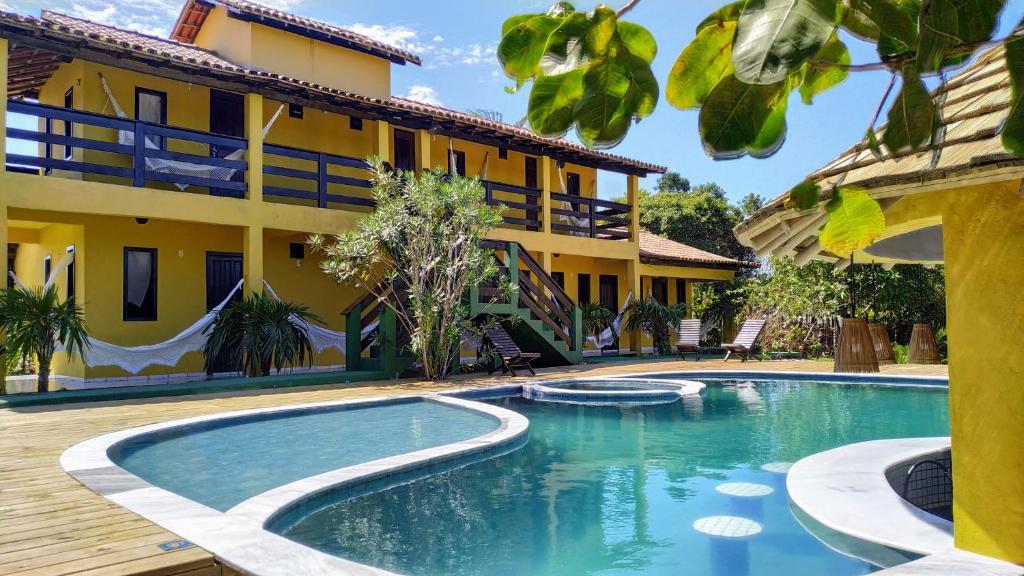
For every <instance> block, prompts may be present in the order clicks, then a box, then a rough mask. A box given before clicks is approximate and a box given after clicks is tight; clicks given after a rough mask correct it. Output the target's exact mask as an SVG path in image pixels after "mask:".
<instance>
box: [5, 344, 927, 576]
mask: <svg viewBox="0 0 1024 576" xmlns="http://www.w3.org/2000/svg"><path fill="white" fill-rule="evenodd" d="M744 368H746V369H751V370H773V371H775V370H791V371H801V372H817V371H822V372H824V371H830V370H831V364H828V363H821V362H809V361H776V362H747V363H740V362H737V361H733V362H729V363H728V364H725V363H723V362H721V361H717V360H713V361H704V362H699V363H696V362H692V361H690V362H677V361H666V362H644V361H637V362H621V363H605V364H599V365H589V366H588V365H582V366H572V367H568V368H560V369H549V370H542V371H541V372H540V373H539V374H538V376H537V378H545V379H551V378H558V377H565V376H583V375H589V376H597V375H611V374H618V373H625V372H663V371H677V370H679V371H682V370H687V369H690V370H694V369H699V370H712V369H731V370H735V369H744ZM883 372H884V373H887V374H918V375H941V376H945V375H946V367H945V366H908V365H898V366H888V367H886V368H885V369H884V370H883ZM527 378H529V377H527ZM527 378H524V377H519V378H517V379H514V380H513V379H511V378H502V377H498V376H494V377H480V376H468V377H460V378H456V379H455V380H454V381H452V382H447V383H445V384H443V385H440V386H439V385H436V384H432V383H429V382H422V381H412V380H409V381H401V382H368V383H365V384H364V385H359V386H356V387H351V386H350V387H346V388H341V387H330V386H320V387H316V388H291V389H286V390H281V391H274V390H253V391H247V392H231V393H219V394H205V395H201V396H178V397H171V398H155V399H145V400H124V401H117V402H102V403H86V404H68V405H58V406H36V407H26V408H17V409H7V410H0V575H3V574H17V575H19V576H63V575H68V574H76V575H82V576H100V575H119V576H129V575H139V576H171V575H179V576H221V575H224V576H226V575H228V574H233V571H231V570H230V569H228V568H223V567H221V566H220V565H218V564H217V563H216V562H215V561H214V558H213V557H212V556H211V555H210V554H209V553H207V552H206V551H204V550H202V549H199V548H196V547H192V548H185V549H180V550H176V551H170V552H166V551H164V550H163V549H161V548H160V547H159V545H160V544H162V543H166V542H170V541H173V540H176V539H177V537H176V536H175V535H174V534H171V533H170V532H167V531H166V530H164V529H162V528H160V527H159V526H156V525H154V524H153V523H151V522H149V521H147V520H145V519H143V518H141V517H139V516H136V515H135V514H133V513H131V512H128V511H127V510H124V509H123V508H121V507H119V506H117V505H116V504H113V503H110V502H108V501H107V500H106V499H105V498H103V497H102V496H99V495H97V494H95V493H93V492H92V491H90V490H89V489H87V488H85V487H84V486H82V485H80V484H79V483H78V482H77V481H76V480H74V479H73V478H72V477H70V476H68V475H67V474H66V473H65V472H64V470H63V469H62V468H61V466H60V463H59V462H58V458H59V457H60V455H61V453H62V452H63V451H64V450H65V449H66V448H68V447H69V446H71V445H73V444H76V443H77V442H80V441H82V440H85V439H88V438H91V437H93V436H98V435H100V434H105V433H107V432H113V431H116V430H120V429H124V428H130V427H134V426H142V425H144V424H151V423H154V422H162V421H167V420H173V419H177V418H185V417H189V416H199V415H203V414H211V413H215V412H225V411H229V410H240V409H244V408H259V407H269V406H281V405H288V404H299V403H305V402H321V401H329V400H341V399H351V398H360V397H369V396H379V395H400V394H412V393H420V392H428V391H435V390H439V389H442V388H452V387H454V386H480V385H488V384H498V383H510V382H513V381H524V380H527Z"/></svg>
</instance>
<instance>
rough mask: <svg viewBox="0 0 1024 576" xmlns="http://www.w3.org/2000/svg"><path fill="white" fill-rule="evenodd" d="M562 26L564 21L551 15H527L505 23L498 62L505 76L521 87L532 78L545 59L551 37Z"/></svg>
mask: <svg viewBox="0 0 1024 576" xmlns="http://www.w3.org/2000/svg"><path fill="white" fill-rule="evenodd" d="M560 22H561V19H559V18H555V17H552V16H549V15H547V14H523V15H520V16H513V17H511V18H509V19H508V20H505V23H504V24H503V25H502V27H501V29H502V36H501V42H499V43H498V61H499V62H501V67H502V69H504V70H505V74H507V75H508V76H509V77H510V78H514V79H515V80H516V81H517V83H518V84H520V85H521V84H522V83H523V82H525V81H526V80H528V79H530V78H532V77H533V76H534V74H536V73H537V68H538V66H539V65H540V59H541V56H543V55H544V48H545V46H546V45H547V39H548V36H550V35H551V32H552V31H554V29H555V28H556V27H557V26H558V24H559V23H560Z"/></svg>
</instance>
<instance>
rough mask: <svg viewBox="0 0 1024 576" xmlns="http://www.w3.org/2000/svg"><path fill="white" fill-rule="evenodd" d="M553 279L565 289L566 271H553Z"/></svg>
mask: <svg viewBox="0 0 1024 576" xmlns="http://www.w3.org/2000/svg"><path fill="white" fill-rule="evenodd" d="M551 279H552V280H554V281H555V284H558V287H559V288H561V289H562V290H565V272H552V273H551Z"/></svg>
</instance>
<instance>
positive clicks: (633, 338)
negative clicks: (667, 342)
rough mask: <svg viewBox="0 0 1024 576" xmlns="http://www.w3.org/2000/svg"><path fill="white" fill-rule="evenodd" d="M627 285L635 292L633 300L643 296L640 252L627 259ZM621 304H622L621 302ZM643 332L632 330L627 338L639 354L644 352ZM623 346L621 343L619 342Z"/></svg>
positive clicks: (630, 345)
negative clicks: (641, 291)
mask: <svg viewBox="0 0 1024 576" xmlns="http://www.w3.org/2000/svg"><path fill="white" fill-rule="evenodd" d="M626 285H627V286H629V292H632V293H633V300H634V301H636V300H637V299H639V298H641V297H642V296H643V294H641V293H640V255H639V253H638V254H637V256H636V257H635V258H633V259H630V260H626ZM620 306H621V304H620ZM642 336H643V334H641V333H640V332H639V331H633V332H630V333H629V335H628V338H627V342H628V343H629V349H630V350H632V351H633V352H636V354H637V356H639V355H640V354H641V353H643V340H642ZM619 345H620V346H621V344H619Z"/></svg>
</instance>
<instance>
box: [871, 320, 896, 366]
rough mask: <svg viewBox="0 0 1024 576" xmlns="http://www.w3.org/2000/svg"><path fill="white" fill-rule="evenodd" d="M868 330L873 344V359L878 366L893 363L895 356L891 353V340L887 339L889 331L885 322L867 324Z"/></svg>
mask: <svg viewBox="0 0 1024 576" xmlns="http://www.w3.org/2000/svg"><path fill="white" fill-rule="evenodd" d="M868 331H869V332H870V333H871V342H872V344H874V345H875V359H876V360H878V365H879V366H885V365H886V364H895V363H896V356H895V355H894V354H893V353H892V342H891V341H890V340H889V331H888V330H886V329H885V324H868Z"/></svg>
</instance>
